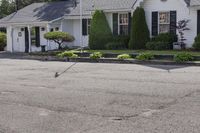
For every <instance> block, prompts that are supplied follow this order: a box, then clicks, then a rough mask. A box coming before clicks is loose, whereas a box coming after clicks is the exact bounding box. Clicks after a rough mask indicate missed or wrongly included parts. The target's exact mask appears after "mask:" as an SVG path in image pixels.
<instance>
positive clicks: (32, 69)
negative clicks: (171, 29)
mask: <svg viewBox="0 0 200 133" xmlns="http://www.w3.org/2000/svg"><path fill="white" fill-rule="evenodd" d="M65 70H66V71H65ZM64 71H65V72H64ZM62 72H63V73H62ZM56 73H57V74H56ZM55 77H56V78H55ZM199 132H200V67H191V66H190V67H184V66H158V65H157V66H142V65H122V64H91V63H77V64H73V63H65V62H41V61H32V60H18V59H0V133H199Z"/></svg>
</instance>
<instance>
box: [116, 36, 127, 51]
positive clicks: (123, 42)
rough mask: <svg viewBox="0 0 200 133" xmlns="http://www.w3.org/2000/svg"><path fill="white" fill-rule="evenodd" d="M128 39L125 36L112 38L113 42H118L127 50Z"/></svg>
mask: <svg viewBox="0 0 200 133" xmlns="http://www.w3.org/2000/svg"><path fill="white" fill-rule="evenodd" d="M129 40H130V37H129V36H125V35H119V36H114V38H113V42H118V43H121V44H123V45H124V47H125V48H127V49H128V43H129Z"/></svg>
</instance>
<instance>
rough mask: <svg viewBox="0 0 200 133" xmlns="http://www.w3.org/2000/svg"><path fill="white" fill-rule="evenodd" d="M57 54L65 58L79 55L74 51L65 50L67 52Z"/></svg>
mask: <svg viewBox="0 0 200 133" xmlns="http://www.w3.org/2000/svg"><path fill="white" fill-rule="evenodd" d="M57 56H58V57H61V58H64V57H68V58H76V57H78V55H76V54H74V52H73V51H65V52H62V53H60V54H58V55H57Z"/></svg>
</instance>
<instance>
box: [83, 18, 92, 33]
mask: <svg viewBox="0 0 200 133" xmlns="http://www.w3.org/2000/svg"><path fill="white" fill-rule="evenodd" d="M82 24H83V27H82V30H83V31H82V33H83V36H87V35H89V34H90V27H91V19H83V23H82Z"/></svg>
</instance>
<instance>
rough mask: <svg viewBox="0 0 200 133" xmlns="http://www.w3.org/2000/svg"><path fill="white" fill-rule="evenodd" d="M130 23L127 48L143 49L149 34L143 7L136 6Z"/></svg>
mask: <svg viewBox="0 0 200 133" xmlns="http://www.w3.org/2000/svg"><path fill="white" fill-rule="evenodd" d="M131 25H132V27H131V35H130V41H129V48H130V49H144V48H145V44H146V43H147V42H148V41H149V40H150V35H149V29H148V26H147V23H146V18H145V12H144V9H143V8H140V7H138V8H137V9H136V10H135V11H134V13H133V17H132V24H131Z"/></svg>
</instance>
